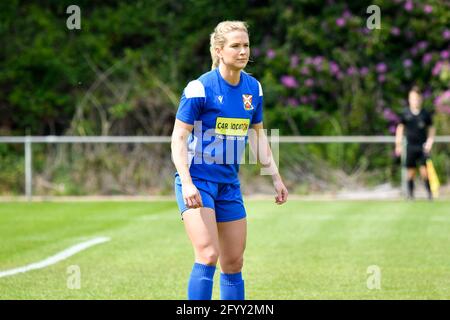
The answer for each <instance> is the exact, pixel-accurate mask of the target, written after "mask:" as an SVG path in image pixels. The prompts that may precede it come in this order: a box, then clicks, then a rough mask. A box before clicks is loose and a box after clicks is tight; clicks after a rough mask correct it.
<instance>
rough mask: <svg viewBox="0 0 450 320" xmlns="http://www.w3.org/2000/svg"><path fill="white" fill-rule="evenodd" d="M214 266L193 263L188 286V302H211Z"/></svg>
mask: <svg viewBox="0 0 450 320" xmlns="http://www.w3.org/2000/svg"><path fill="white" fill-rule="evenodd" d="M215 271H216V266H208V265H205V264H201V263H197V262H196V263H194V266H193V267H192V272H191V277H190V278H189V284H188V299H189V300H211V298H212V289H213V280H214V272H215Z"/></svg>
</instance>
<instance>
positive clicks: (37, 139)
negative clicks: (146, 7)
mask: <svg viewBox="0 0 450 320" xmlns="http://www.w3.org/2000/svg"><path fill="white" fill-rule="evenodd" d="M269 139H270V140H271V141H272V142H279V143H303V144H304V143H394V142H395V137H393V136H275V137H272V136H269ZM169 142H170V137H169V136H15V137H14V136H10V137H5V136H3V137H0V143H14V144H24V145H25V148H24V149H25V194H26V197H27V199H28V200H31V198H32V195H33V190H32V185H33V181H32V177H33V168H32V144H33V143H169ZM435 142H436V143H450V136H437V137H436V138H435ZM404 180H405V179H404V173H403V172H402V184H404V183H403V182H404Z"/></svg>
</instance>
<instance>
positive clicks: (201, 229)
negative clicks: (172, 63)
mask: <svg viewBox="0 0 450 320" xmlns="http://www.w3.org/2000/svg"><path fill="white" fill-rule="evenodd" d="M210 40H211V46H210V52H211V58H212V61H213V62H212V70H211V71H209V72H207V73H205V74H203V75H202V76H200V77H199V78H198V79H197V80H194V81H191V82H189V84H188V85H187V86H186V88H185V89H184V91H183V95H182V97H181V101H180V105H179V108H178V112H177V115H176V120H175V125H174V130H173V133H172V145H171V147H172V159H173V162H174V164H175V167H176V169H177V173H176V174H175V194H176V197H177V203H178V206H179V209H180V211H181V214H182V219H183V221H184V226H185V229H186V232H187V234H188V236H189V239H190V240H191V242H192V246H193V248H194V253H195V263H194V266H193V269H192V272H191V275H190V279H189V283H188V299H190V300H194V299H195V300H210V299H211V297H212V288H213V278H214V272H215V270H216V264H217V261H218V260H219V261H220V269H221V274H220V298H221V299H222V300H243V299H244V297H245V295H244V280H243V279H242V274H241V270H242V266H243V255H244V249H245V243H246V236H247V221H246V211H245V208H244V204H243V200H242V194H241V190H240V182H239V178H238V171H239V159H241V155H242V152H243V150H244V148H245V143H246V141H247V137H248V136H249V130H253V131H252V132H255V134H254V135H253V134H252V135H250V138H251V137H252V136H254V138H255V140H253V141H250V142H252V143H251V145H252V146H254V145H258V146H263V147H262V148H259V149H258V152H257V155H258V160H259V161H260V162H261V163H262V164H263V167H265V168H266V169H268V170H269V171H270V174H271V176H272V180H273V184H274V188H275V191H276V193H277V195H276V197H275V202H276V203H277V204H283V203H284V202H286V200H287V196H288V191H287V189H286V187H285V186H284V183H283V181H282V179H281V177H280V175H279V173H278V169H277V166H276V164H275V161H274V159H273V156H272V152H271V151H270V147H269V145H268V142H267V137H266V136H265V134H264V131H263V130H262V129H263V117H262V115H263V112H262V107H263V91H262V88H261V85H260V83H259V82H258V81H257V80H256V79H255V78H253V77H252V76H250V75H249V74H247V73H245V72H244V71H243V69H244V68H245V66H246V65H247V62H248V60H249V56H250V43H249V35H248V31H247V26H246V24H245V23H244V22H240V21H224V22H221V23H219V24H218V25H217V27H216V28H215V30H214V32H213V33H212V34H211V38H210ZM188 139H189V141H187V140H188ZM250 140H251V139H250ZM263 150H266V151H267V152H261V151H263Z"/></svg>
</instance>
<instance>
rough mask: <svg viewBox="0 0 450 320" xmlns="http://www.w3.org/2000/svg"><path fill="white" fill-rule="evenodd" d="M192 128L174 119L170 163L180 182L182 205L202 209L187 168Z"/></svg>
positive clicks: (199, 197)
mask: <svg viewBox="0 0 450 320" xmlns="http://www.w3.org/2000/svg"><path fill="white" fill-rule="evenodd" d="M193 128H194V126H193V125H191V124H188V123H185V122H183V121H180V120H178V119H175V124H174V127H173V132H172V138H171V150H172V161H173V164H174V165H175V168H176V169H177V172H178V175H179V176H180V180H181V188H182V193H183V199H184V203H185V204H186V206H187V207H188V208H199V207H202V206H203V204H202V198H201V196H200V192H199V191H198V189H197V187H196V186H195V185H194V183H193V182H192V178H191V174H190V173H189V166H188V156H187V154H188V152H187V139H188V137H189V135H190V134H191V132H192V129H193Z"/></svg>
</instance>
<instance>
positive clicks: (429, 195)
mask: <svg viewBox="0 0 450 320" xmlns="http://www.w3.org/2000/svg"><path fill="white" fill-rule="evenodd" d="M423 183H424V184H425V189H427V192H428V197H430V198H431V197H432V194H431V187H430V180H428V178H426V179H423Z"/></svg>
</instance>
